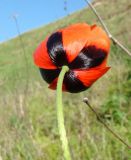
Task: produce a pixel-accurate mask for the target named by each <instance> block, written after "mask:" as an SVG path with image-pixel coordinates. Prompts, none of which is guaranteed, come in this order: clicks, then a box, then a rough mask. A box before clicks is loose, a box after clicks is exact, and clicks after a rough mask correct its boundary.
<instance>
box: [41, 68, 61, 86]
mask: <svg viewBox="0 0 131 160" xmlns="http://www.w3.org/2000/svg"><path fill="white" fill-rule="evenodd" d="M39 69H40V73H41V76H42V78H43V79H44V80H45V81H46V82H47V83H49V84H50V83H51V82H52V81H53V80H54V79H55V78H57V77H58V76H59V73H60V69H43V68H39Z"/></svg>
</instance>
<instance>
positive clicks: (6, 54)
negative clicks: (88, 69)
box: [0, 0, 131, 160]
mask: <svg viewBox="0 0 131 160" xmlns="http://www.w3.org/2000/svg"><path fill="white" fill-rule="evenodd" d="M99 2H100V3H99V5H96V9H97V10H98V11H99V12H100V14H101V16H102V17H103V18H104V20H105V23H106V24H107V26H108V28H109V29H110V31H111V32H112V33H113V35H114V36H116V37H117V39H119V40H120V41H121V42H122V43H123V44H124V45H125V46H127V47H128V48H129V49H130V50H131V45H130V41H131V38H130V37H131V30H130V26H131V19H130V17H129V15H130V14H131V9H130V7H131V3H130V1H129V0H115V1H114V0H110V1H104V0H100V1H99ZM77 22H87V23H89V24H93V23H97V24H99V23H98V21H97V19H96V17H95V16H94V14H93V13H92V12H91V11H90V9H88V8H85V9H83V10H81V11H78V12H76V13H74V14H72V15H70V16H67V17H65V18H63V19H61V20H58V21H57V22H53V23H51V24H48V25H46V26H43V27H41V28H38V29H35V30H33V31H30V32H28V33H24V34H23V35H22V39H23V42H24V46H25V50H26V57H25V55H24V54H23V50H22V47H21V45H20V41H19V37H18V38H15V39H12V40H10V41H7V42H5V43H2V44H0V156H1V157H0V158H1V159H2V160H62V159H63V157H62V149H61V143H60V140H59V134H58V127H57V118H56V105H55V104H56V92H55V91H52V90H49V89H48V85H47V84H46V83H45V82H44V81H43V80H42V78H41V76H40V73H39V71H38V69H37V67H36V66H35V65H34V64H33V59H32V54H33V52H34V50H35V48H36V47H37V45H38V44H39V43H40V42H41V41H42V40H43V39H44V38H45V36H47V35H49V34H50V33H51V32H53V31H55V30H57V29H59V28H62V27H65V26H67V25H69V24H73V23H77ZM25 58H26V59H27V60H28V64H27V65H26V62H25ZM108 63H109V66H111V69H110V70H109V72H108V73H107V74H106V75H105V76H104V77H102V78H101V79H100V80H98V81H97V82H96V83H95V84H94V85H93V86H92V87H91V88H90V89H89V90H87V91H85V92H82V93H79V94H70V93H64V95H63V98H64V99H63V101H64V113H65V125H66V130H67V135H68V139H69V144H70V147H71V153H72V155H73V159H75V160H130V159H131V150H129V149H128V148H126V146H124V145H123V144H121V142H119V141H118V140H116V139H115V138H114V137H113V136H112V135H111V134H110V133H109V132H108V131H107V130H106V129H105V128H104V127H103V126H102V125H101V124H99V122H98V121H97V120H96V117H95V116H94V114H93V113H92V112H91V111H90V110H89V109H88V107H87V106H86V105H85V104H84V103H83V102H82V100H83V97H85V96H86V97H88V98H89V101H90V103H91V104H92V106H93V107H94V108H95V109H96V110H97V112H98V113H99V114H100V116H101V117H102V118H103V120H104V121H105V122H106V123H107V124H108V125H109V126H110V127H111V128H112V129H113V130H114V131H115V132H117V133H118V134H119V135H120V136H121V137H123V139H125V141H127V142H128V143H129V144H131V109H130V108H131V60H130V57H129V56H128V55H127V54H126V53H124V52H123V51H121V50H120V49H119V48H118V47H117V46H114V45H113V44H112V46H111V51H110V57H109V61H108ZM27 67H28V70H27ZM28 71H29V72H28ZM27 83H28V85H27Z"/></svg>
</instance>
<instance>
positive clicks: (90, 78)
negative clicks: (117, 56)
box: [74, 67, 110, 87]
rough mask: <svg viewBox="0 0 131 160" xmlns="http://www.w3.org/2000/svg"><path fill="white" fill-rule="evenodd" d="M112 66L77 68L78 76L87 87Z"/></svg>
mask: <svg viewBox="0 0 131 160" xmlns="http://www.w3.org/2000/svg"><path fill="white" fill-rule="evenodd" d="M109 69H110V67H105V68H101V67H95V68H91V69H88V70H75V71H74V72H75V74H76V76H77V78H78V79H79V80H80V81H81V82H82V83H83V84H84V85H85V86H87V87H89V86H91V85H92V84H93V83H94V82H95V81H96V80H97V79H99V78H100V77H101V76H103V75H104V74H105V73H106V72H107V71H108V70H109Z"/></svg>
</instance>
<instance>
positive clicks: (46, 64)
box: [34, 39, 57, 69]
mask: <svg viewBox="0 0 131 160" xmlns="http://www.w3.org/2000/svg"><path fill="white" fill-rule="evenodd" d="M46 42H47V39H46V40H45V41H43V42H42V43H41V44H40V45H39V46H38V48H37V49H36V51H35V53H34V62H35V64H36V65H37V66H38V67H40V68H44V69H56V68H57V67H56V66H55V65H54V64H53V62H52V61H51V58H50V57H49V54H48V52H47V47H46Z"/></svg>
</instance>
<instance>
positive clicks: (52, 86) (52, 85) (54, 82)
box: [49, 78, 66, 91]
mask: <svg viewBox="0 0 131 160" xmlns="http://www.w3.org/2000/svg"><path fill="white" fill-rule="evenodd" d="M57 81H58V78H56V79H54V81H53V82H52V83H51V84H50V85H49V88H50V89H52V90H56V87H57ZM62 91H66V87H65V84H64V83H63V84H62Z"/></svg>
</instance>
